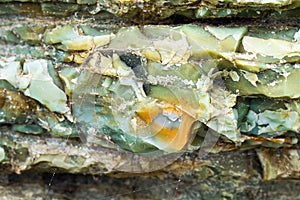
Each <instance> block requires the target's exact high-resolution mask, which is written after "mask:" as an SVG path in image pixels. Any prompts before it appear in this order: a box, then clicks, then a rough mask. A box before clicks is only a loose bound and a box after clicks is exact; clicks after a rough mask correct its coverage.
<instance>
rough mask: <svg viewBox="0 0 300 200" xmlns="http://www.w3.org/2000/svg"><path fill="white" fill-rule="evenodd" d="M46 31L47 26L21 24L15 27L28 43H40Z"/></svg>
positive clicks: (17, 32)
mask: <svg viewBox="0 0 300 200" xmlns="http://www.w3.org/2000/svg"><path fill="white" fill-rule="evenodd" d="M44 31H45V27H39V26H36V27H26V26H21V27H17V28H15V29H14V32H16V34H17V35H19V37H20V38H21V39H22V40H23V41H25V42H28V43H33V44H38V43H39V42H40V41H41V36H42V35H43V33H44Z"/></svg>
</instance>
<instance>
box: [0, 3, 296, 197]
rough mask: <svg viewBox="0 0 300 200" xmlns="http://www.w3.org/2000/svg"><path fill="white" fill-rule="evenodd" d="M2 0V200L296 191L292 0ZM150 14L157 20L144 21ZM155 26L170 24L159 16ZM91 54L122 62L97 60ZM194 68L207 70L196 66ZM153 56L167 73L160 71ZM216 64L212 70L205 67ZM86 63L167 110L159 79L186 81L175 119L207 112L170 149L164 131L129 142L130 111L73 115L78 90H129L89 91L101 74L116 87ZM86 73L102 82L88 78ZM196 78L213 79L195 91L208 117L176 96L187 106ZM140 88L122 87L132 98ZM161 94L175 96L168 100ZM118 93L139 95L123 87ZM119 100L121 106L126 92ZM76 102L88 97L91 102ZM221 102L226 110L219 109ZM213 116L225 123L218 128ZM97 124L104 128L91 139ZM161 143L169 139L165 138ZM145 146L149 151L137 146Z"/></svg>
mask: <svg viewBox="0 0 300 200" xmlns="http://www.w3.org/2000/svg"><path fill="white" fill-rule="evenodd" d="M0 3H1V5H0V14H1V16H0V26H1V30H0V55H1V59H0V166H1V173H0V194H1V196H3V197H6V198H7V199H33V198H36V199H38V198H40V199H83V198H88V199H170V198H175V199H212V198H213V199H269V198H270V199H273V198H278V197H279V196H280V199H298V198H300V193H299V191H298V189H297V188H299V181H298V180H299V177H300V155H299V153H300V151H299V142H298V140H299V131H300V125H299V123H300V122H299V114H300V110H299V107H298V98H299V95H300V92H299V88H298V87H297V84H298V78H297V77H298V74H299V69H298V68H299V64H298V63H299V58H300V45H299V44H300V43H299V42H300V39H299V38H300V33H299V32H300V31H299V26H298V24H299V19H298V14H297V12H298V10H299V3H298V1H268V2H264V1H228V2H226V1H57V2H49V1H38V2H37V1H22V2H16V1H0ZM62 17H63V18H62ZM205 19H209V20H205ZM249 19H251V21H249ZM147 23H152V25H149V26H145V24H147ZM161 23H162V24H165V25H164V26H156V25H157V24H161ZM155 24H156V25H155ZM121 28H122V29H121ZM120 29H121V30H120ZM179 36H180V37H179ZM153 41H154V42H153ZM178 49H180V51H178ZM99 52H100V53H99ZM97 59H98V60H97ZM95 60H96V61H97V63H106V64H107V63H109V62H112V63H114V65H116V66H120V67H119V68H118V67H116V69H115V68H109V67H107V68H105V67H102V68H97V67H95V65H94V64H93V62H95ZM99 60H100V61H99ZM111 60H113V61H111ZM145 60H147V64H145V63H144V62H145ZM150 61H151V62H150ZM149 63H152V65H150V64H149ZM195 63H196V64H195ZM197 65H199V66H200V65H201V66H208V67H207V68H204V69H202V68H201V70H202V71H197V70H196V71H195V69H197V68H195V66H197ZM103 66H104V65H103ZM136 66H139V67H136ZM145 66H146V68H142V67H145ZM149 66H150V67H152V68H151V69H152V71H151V70H149V69H150V68H149ZM157 66H160V67H167V68H168V70H166V72H161V71H160V70H158V69H159V68H158V67H157ZM174 66H176V67H174ZM181 66H184V67H181ZM155 67H156V68H155ZM172 67H173V68H172ZM129 68H130V70H132V71H130V70H129ZM211 68H214V69H217V70H216V71H218V73H216V74H213V73H212V72H213V71H211V72H210V71H209V69H211ZM82 69H85V70H88V71H89V73H91V74H94V73H95V74H101V76H102V77H103V76H104V77H109V78H111V79H114V80H118V79H120V77H123V78H124V77H126V76H127V79H126V81H128V80H130V78H131V80H137V82H139V81H140V82H145V83H147V84H143V85H142V87H140V88H142V90H143V91H144V92H145V94H146V96H147V97H148V96H150V97H151V98H157V99H160V100H161V99H163V101H166V102H168V103H170V102H171V103H170V104H168V106H165V105H166V104H165V105H163V106H161V105H160V106H161V108H163V109H165V112H170V111H169V110H170V107H171V106H170V105H171V104H172V105H173V104H174V99H172V95H173V96H174V92H173V93H172V92H171V93H165V92H168V91H169V90H162V92H161V91H160V90H161V88H159V89H157V88H158V87H154V86H156V85H163V86H164V87H165V88H173V86H174V85H175V86H178V87H182V86H184V87H186V86H187V85H189V86H190V87H186V88H185V90H187V91H182V90H178V91H177V92H176V95H175V96H176V98H175V100H176V101H175V102H176V103H177V105H179V106H178V107H177V108H176V109H177V110H176V109H175V110H176V112H174V108H173V109H171V110H172V116H173V117H174V115H175V114H178V113H179V111H178V109H179V108H180V109H182V110H183V111H184V112H183V113H184V114H186V113H189V116H192V117H191V118H188V119H189V120H191V119H192V121H197V122H201V126H200V127H199V126H197V129H195V132H196V137H195V138H194V140H193V141H190V140H186V141H184V142H183V143H182V144H180V143H176V145H178V146H174V144H175V143H172V142H170V141H168V140H165V141H163V142H159V143H155V142H153V141H150V142H149V140H145V139H143V138H142V139H141V140H139V141H136V142H132V138H131V135H130V134H128V133H132V132H130V131H128V130H129V129H126V128H124V127H121V128H120V129H118V127H120V123H121V122H122V120H124V119H125V118H124V117H123V118H122V116H121V115H120V114H119V115H118V114H116V113H113V111H114V110H113V109H111V110H112V111H111V110H109V109H107V110H105V112H106V113H105V114H106V115H103V116H111V115H112V116H113V118H109V119H102V118H101V120H107V121H109V122H111V124H110V126H109V127H108V128H107V127H104V128H103V127H102V126H101V124H100V123H99V124H100V125H99V124H98V122H99V121H97V120H100V118H97V119H93V118H90V116H88V115H82V116H83V117H82V118H80V115H79V114H78V113H77V114H76V113H75V111H74V108H75V109H76V106H77V105H78V103H80V102H82V99H81V98H78V99H77V100H76V99H74V98H73V99H72V95H73V96H74V93H75V94H77V96H78V97H80V95H81V94H84V95H86V94H87V93H88V94H89V95H94V96H93V99H92V100H95V96H101V95H103V94H105V95H107V94H109V95H112V93H107V92H108V91H113V92H115V94H117V97H118V95H120V94H122V92H123V91H129V89H126V90H122V89H118V88H117V89H114V90H113V89H111V90H105V91H102V90H101V91H98V90H94V89H99V88H98V85H99V84H98V83H101V87H107V88H108V87H110V84H111V83H110V81H111V79H103V80H102V79H100V78H98V77H93V76H92V77H91V78H90V79H84V77H82V76H81V79H80V80H85V82H84V84H82V85H81V86H80V87H77V85H78V82H77V80H78V77H80V76H79V74H80V72H81V70H82ZM145 69H146V70H145ZM187 69H188V70H187ZM126 70H127V71H126ZM127 72H128V73H127ZM126 73H127V74H126ZM124 74H126V75H124ZM128 74H129V75H128ZM130 74H131V75H130ZM149 74H150V75H151V76H149ZM200 75H202V77H204V78H206V79H204V78H203V79H200V78H199V77H201V76H200ZM204 75H205V76H204ZM171 76H172V77H173V78H172V79H171V78H170V77H171ZM128 77H130V78H129V79H128ZM166 77H167V78H166ZM174 77H176V79H174ZM178 77H179V78H178ZM212 77H213V78H212ZM93 80H96V81H98V82H97V84H98V85H97V84H96V85H95V84H94V85H93V84H90V83H93ZM124 80H125V79H123V81H124ZM197 80H198V82H201V81H202V82H204V83H205V84H206V85H205V84H204V86H208V85H209V80H213V81H214V84H212V85H214V88H218V89H216V90H213V92H211V90H209V89H207V90H205V92H204V93H205V94H209V95H208V98H209V99H210V101H204V99H205V98H203V97H201V98H200V99H197V100H199V101H200V102H201V106H203V107H202V108H206V109H207V110H208V111H207V112H206V113H204V114H208V113H210V112H211V115H210V116H209V117H206V115H204V114H203V113H201V112H196V111H195V113H192V112H190V110H189V108H188V107H185V104H184V102H183V101H180V100H178V99H185V100H186V101H188V102H193V101H191V100H190V99H192V98H186V97H187V94H189V95H190V94H197V95H199V94H198V93H197V92H195V91H194V90H193V89H191V88H193V87H195V88H197V91H198V90H199V88H200V87H198V86H197V84H198V85H199V84H200V83H197ZM199 80H201V81H199ZM220 80H221V81H220ZM101 81H102V82H101ZM126 81H125V82H123V83H125V85H126V84H128V83H127V82H126ZM205 81H207V82H205ZM196 83H197V84H196ZM131 84H132V83H131ZM89 85H92V86H93V87H91V86H89ZM121 85H122V84H121ZM43 88H47V90H43ZM187 88H188V89H187ZM201 89H202V87H201ZM136 91H137V90H134V92H133V93H130V94H133V95H132V96H134V95H136V96H137V98H138V97H139V96H138V95H137V93H136ZM189 91H193V92H192V93H189ZM203 91H204V90H203ZM117 92H119V93H117ZM162 94H164V95H166V94H167V95H166V96H168V94H170V95H169V96H168V98H165V96H163V95H162ZM201 94H203V93H201ZM105 95H104V97H106V98H108V97H110V96H109V95H107V96H105ZM230 95H232V96H230ZM199 96H201V95H199ZM102 97H103V96H102ZM115 97H116V96H114V98H115ZM122 98H123V96H122ZM226 98H227V101H226V103H221V102H224V101H223V99H226ZM87 99H88V98H87ZM124 99H126V101H125V102H131V101H133V100H132V99H131V97H130V96H129V97H128V96H126V95H124ZM119 100H120V99H119ZM144 100H145V99H144V98H141V99H139V102H143V101H144ZM199 101H198V102H199ZM74 102H75V105H74ZM97 102H98V103H99V104H100V105H104V107H105V106H107V107H109V106H108V104H110V103H111V101H108V100H107V99H106V100H104V101H103V100H98V99H97ZM118 102H119V103H120V102H121V103H120V105H122V103H124V101H123V99H121V100H120V101H118ZM205 103H206V104H205ZM83 105H85V106H91V104H90V102H84V103H83ZM92 105H93V106H94V104H92ZM114 105H117V104H116V103H115V104H114ZM82 108H83V107H79V113H80V114H82V113H83V114H86V113H88V112H89V107H88V109H87V110H84V109H82ZM92 108H93V109H91V110H96V109H95V107H92ZM166 108H168V109H166ZM82 110H83V111H82ZM217 110H219V111H220V113H223V114H224V113H226V117H222V115H214V113H216V111H217ZM77 111H78V110H77ZM221 111H222V112H221ZM81 112H82V113H81ZM101 112H102V111H101ZM101 112H99V113H101ZM112 113H113V114H112ZM140 113H141V112H140ZM148 113H150V112H148ZM174 113H175V114H174ZM236 113H238V115H235V114H236ZM101 114H103V112H102V113H101ZM150 114H151V113H150ZM150 114H149V115H150ZM74 115H75V117H74ZM86 116H88V117H87V118H86ZM101 116H102V115H101ZM128 116H129V115H128ZM134 116H135V114H131V115H130V117H134ZM139 116H143V115H142V114H140V115H139ZM151 116H152V115H151ZM180 116H181V115H180ZM220 116H221V117H220ZM141 118H142V119H144V120H145V121H147V119H148V118H147V117H145V116H144V118H143V117H141ZM150 118H151V117H150ZM135 119H137V118H135ZM153 119H154V118H153ZM93 120H95V122H94V121H93ZM118 120H119V121H118ZM107 121H105V122H107ZM85 122H89V123H86V124H87V125H86V124H85ZM125 122H126V120H124V124H125ZM217 122H218V123H217ZM101 123H102V122H101ZM118 123H119V124H118ZM220 123H224V124H225V126H218V125H216V124H220ZM186 124H187V125H189V123H186ZM163 125H165V124H163ZM99 127H100V128H99ZM136 127H138V125H136ZM89 128H92V129H89ZM98 128H99V129H98ZM97 129H98V130H101V132H105V131H106V132H105V133H106V135H103V134H102V135H99V134H98V133H99V131H95V130H97ZM87 130H89V131H90V132H88V131H87ZM120 130H122V131H123V132H122V131H120ZM124 130H127V132H125V131H124ZM130 130H131V129H130ZM191 130H194V129H191ZM114 131H116V132H118V131H119V133H121V132H122V134H123V135H122V134H120V135H122V137H121V136H120V135H119V136H114V134H115V132H114ZM215 131H217V132H219V133H218V134H217V133H216V132H215ZM87 132H88V134H87ZM182 132H187V131H182ZM206 136H208V137H206ZM120 138H122V139H120ZM124 138H125V139H124ZM139 139H140V138H139ZM181 141H182V140H181ZM149 144H151V145H154V147H153V146H151V145H149ZM161 144H163V145H161ZM169 144H173V146H172V145H170V146H169V147H166V146H168V145H169ZM183 146H184V148H183ZM171 147H172V148H171ZM153 149H154V150H153ZM128 150H129V151H128ZM132 151H133V152H135V153H132ZM148 151H150V152H154V153H152V154H150V155H145V154H143V153H145V152H148ZM178 151H179V152H178ZM161 152H168V153H161ZM153 155H154V156H153ZM137 172H138V173H137ZM92 176H94V177H92Z"/></svg>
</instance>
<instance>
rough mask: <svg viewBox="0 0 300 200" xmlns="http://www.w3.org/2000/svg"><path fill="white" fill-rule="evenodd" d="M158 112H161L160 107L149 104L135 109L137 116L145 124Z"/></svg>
mask: <svg viewBox="0 0 300 200" xmlns="http://www.w3.org/2000/svg"><path fill="white" fill-rule="evenodd" d="M159 113H161V109H160V108H159V107H158V106H155V105H149V106H143V107H141V108H140V109H139V110H138V111H137V116H139V117H140V118H141V119H142V120H144V121H145V122H146V123H147V124H150V123H151V122H152V120H153V119H154V118H155V116H157V115H158V114H159Z"/></svg>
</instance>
